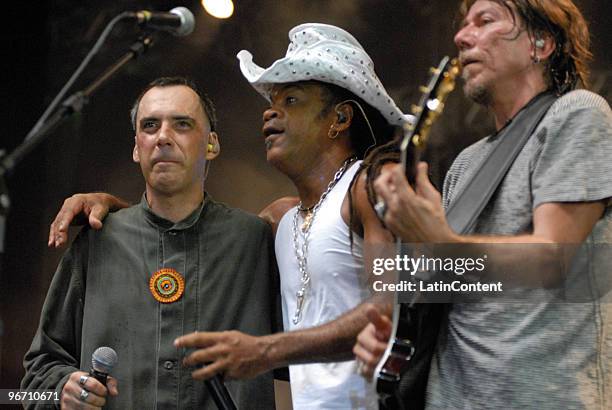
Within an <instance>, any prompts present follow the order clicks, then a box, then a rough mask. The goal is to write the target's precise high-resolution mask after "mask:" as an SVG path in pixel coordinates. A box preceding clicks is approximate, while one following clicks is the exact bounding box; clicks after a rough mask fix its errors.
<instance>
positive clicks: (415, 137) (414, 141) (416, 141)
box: [412, 134, 422, 147]
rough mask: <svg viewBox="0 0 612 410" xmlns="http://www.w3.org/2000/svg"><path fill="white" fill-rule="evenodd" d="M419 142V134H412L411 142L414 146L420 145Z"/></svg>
mask: <svg viewBox="0 0 612 410" xmlns="http://www.w3.org/2000/svg"><path fill="white" fill-rule="evenodd" d="M421 142H422V141H421V136H420V135H419V134H414V135H413V136H412V144H414V146H415V147H420V146H421Z"/></svg>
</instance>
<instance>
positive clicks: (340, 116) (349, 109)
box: [332, 103, 353, 132]
mask: <svg viewBox="0 0 612 410" xmlns="http://www.w3.org/2000/svg"><path fill="white" fill-rule="evenodd" d="M335 112H336V119H335V121H334V124H333V125H332V127H333V129H334V130H337V131H338V132H342V131H345V130H347V129H349V128H350V126H351V123H352V122H353V106H352V105H351V104H349V103H340V104H338V105H337V106H336V108H335Z"/></svg>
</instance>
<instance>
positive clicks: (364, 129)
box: [316, 81, 393, 159]
mask: <svg viewBox="0 0 612 410" xmlns="http://www.w3.org/2000/svg"><path fill="white" fill-rule="evenodd" d="M316 83H318V84H319V85H321V88H322V89H323V90H324V91H323V101H324V104H325V105H324V107H323V111H322V113H321V114H322V115H327V114H328V113H329V112H330V111H331V110H332V109H334V108H335V107H336V105H338V104H339V103H342V102H345V101H347V100H352V101H348V102H347V104H350V105H352V106H353V120H352V121H351V126H350V128H349V132H350V141H351V146H352V148H353V149H354V150H355V153H356V154H357V158H359V159H363V158H364V157H365V155H366V153H367V152H368V150H369V148H374V147H375V146H380V145H383V144H385V143H387V142H389V141H390V140H391V139H393V126H392V125H390V124H389V122H388V121H387V119H386V118H385V117H384V116H383V115H382V113H381V112H380V111H378V110H377V109H376V108H374V107H372V106H371V105H370V104H368V103H366V102H365V101H364V100H363V99H361V98H359V97H357V96H356V95H355V94H353V93H352V92H351V91H349V90H347V89H345V88H342V87H339V86H337V85H335V84H331V83H323V82H318V81H317V82H316ZM353 101H356V102H357V103H358V104H359V105H360V106H361V108H363V112H361V109H359V107H356V104H355V103H354V102H353ZM364 114H365V117H367V118H364ZM368 123H369V124H370V126H371V127H372V131H370V127H369V126H368ZM372 133H374V136H373V135H372ZM374 138H375V141H374Z"/></svg>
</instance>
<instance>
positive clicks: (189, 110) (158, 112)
mask: <svg viewBox="0 0 612 410" xmlns="http://www.w3.org/2000/svg"><path fill="white" fill-rule="evenodd" d="M166 116H169V117H176V116H185V117H190V118H193V119H195V120H196V121H200V122H201V123H203V124H208V119H207V118H206V115H205V113H204V107H202V103H201V102H200V97H199V96H198V94H197V93H196V92H195V91H193V90H192V89H191V88H189V87H187V86H184V85H173V86H167V87H153V88H151V89H150V90H148V91H147V92H146V93H145V94H144V95H143V96H142V99H141V100H140V104H139V105H138V114H137V118H138V119H140V118H145V117H166Z"/></svg>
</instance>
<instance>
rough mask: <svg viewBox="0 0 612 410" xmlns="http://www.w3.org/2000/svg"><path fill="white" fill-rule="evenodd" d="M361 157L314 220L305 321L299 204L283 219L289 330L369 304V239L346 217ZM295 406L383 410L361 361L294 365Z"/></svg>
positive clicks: (279, 250) (280, 255)
mask: <svg viewBox="0 0 612 410" xmlns="http://www.w3.org/2000/svg"><path fill="white" fill-rule="evenodd" d="M359 163H360V161H358V162H356V163H354V164H353V165H352V166H351V167H350V168H349V169H348V170H347V171H346V172H345V173H344V175H343V176H342V178H341V179H340V181H338V183H337V184H336V186H335V187H334V188H333V189H332V191H331V192H330V193H329V194H328V196H327V198H326V199H325V201H324V202H323V204H322V205H321V208H319V210H318V212H317V214H316V216H315V219H314V221H313V223H312V226H311V228H310V229H311V230H310V236H309V238H308V254H307V266H308V271H309V272H310V285H309V287H308V288H307V290H306V297H305V301H304V307H303V310H302V319H301V320H300V322H299V323H298V324H297V325H294V324H293V321H292V318H293V315H294V313H295V308H296V292H297V291H298V290H299V289H300V287H301V281H300V272H299V268H298V263H297V259H296V256H295V250H294V245H293V218H294V215H295V214H296V212H298V210H297V207H294V208H292V209H290V210H289V211H288V212H287V213H286V214H285V215H284V216H283V218H282V219H281V221H280V224H279V226H278V230H277V233H276V240H275V249H276V258H277V261H278V266H279V272H280V279H281V296H282V307H283V323H284V327H285V331H290V330H298V329H304V328H309V327H313V326H318V325H321V324H324V323H327V322H329V321H331V320H333V319H336V318H337V317H338V316H340V315H342V314H343V313H345V312H347V311H348V310H350V309H352V308H354V307H355V306H357V305H359V304H360V303H361V302H363V301H364V300H365V299H366V298H367V297H368V296H369V292H368V289H367V278H366V276H365V272H364V268H363V240H362V238H361V237H359V236H358V235H356V234H354V235H353V247H352V249H351V245H350V239H349V227H348V225H347V224H346V222H344V220H343V219H342V215H341V208H342V202H343V201H344V198H345V196H346V193H347V191H348V187H349V184H350V182H351V180H352V179H353V176H354V175H355V173H356V172H357V170H358V169H359ZM302 223H303V218H302V216H301V215H298V243H299V246H300V249H301V245H302V242H303V233H302V231H301V229H300V228H301V225H302ZM289 372H290V375H291V394H292V399H293V408H294V409H295V410H298V409H377V408H378V402H377V397H376V393H375V388H374V386H373V385H372V384H370V383H367V382H366V381H365V379H363V378H362V377H361V376H359V375H358V374H357V363H356V362H355V361H354V360H353V361H345V362H338V363H314V364H307V365H295V366H289Z"/></svg>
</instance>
